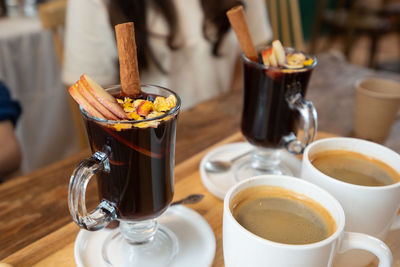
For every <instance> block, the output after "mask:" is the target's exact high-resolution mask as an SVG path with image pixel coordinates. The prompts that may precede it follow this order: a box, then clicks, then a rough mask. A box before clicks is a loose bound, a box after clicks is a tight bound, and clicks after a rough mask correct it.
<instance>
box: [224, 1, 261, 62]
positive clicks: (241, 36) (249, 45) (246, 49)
mask: <svg viewBox="0 0 400 267" xmlns="http://www.w3.org/2000/svg"><path fill="white" fill-rule="evenodd" d="M226 15H227V16H228V19H229V22H230V24H231V26H232V28H233V31H234V32H235V34H236V37H237V39H238V41H239V44H240V47H241V48H242V50H243V53H244V55H245V56H246V57H247V58H249V59H250V60H252V61H258V60H257V58H258V55H257V50H256V48H255V46H254V43H253V40H252V39H251V36H250V31H249V27H248V25H247V20H246V16H245V14H244V11H243V7H242V6H241V5H239V6H235V7H233V8H231V9H229V10H228V11H227V12H226Z"/></svg>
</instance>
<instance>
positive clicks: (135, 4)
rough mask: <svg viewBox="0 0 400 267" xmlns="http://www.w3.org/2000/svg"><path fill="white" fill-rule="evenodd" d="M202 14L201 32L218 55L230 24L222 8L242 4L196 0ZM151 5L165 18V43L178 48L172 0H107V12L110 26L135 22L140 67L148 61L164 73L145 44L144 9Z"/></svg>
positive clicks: (214, 53)
mask: <svg viewBox="0 0 400 267" xmlns="http://www.w3.org/2000/svg"><path fill="white" fill-rule="evenodd" d="M199 1H201V6H202V9H203V13H204V21H203V34H204V37H205V38H206V39H207V40H208V41H209V42H210V43H211V44H212V51H210V52H211V53H212V54H213V55H215V56H218V55H219V53H218V50H219V47H220V45H221V43H222V40H223V37H224V35H225V33H226V32H227V31H228V30H229V28H230V24H229V21H228V19H227V17H226V14H225V13H226V11H228V10H229V9H230V8H232V7H234V6H236V5H238V4H242V2H241V1H239V0H199ZM149 3H151V4H152V7H153V8H155V9H156V10H157V11H158V12H159V13H160V14H161V15H162V16H163V17H164V19H165V20H166V22H167V24H168V27H169V34H168V36H167V44H168V46H169V48H170V49H172V50H174V49H178V48H179V47H180V44H179V41H178V40H177V29H178V21H177V14H176V9H175V6H174V3H173V0H152V1H148V0H111V1H109V15H110V22H111V25H112V26H113V28H114V26H115V25H117V24H119V23H124V22H128V21H133V22H134V24H135V37H136V45H137V54H138V63H139V68H140V69H146V68H147V67H148V65H149V60H150V61H153V62H154V63H155V65H156V66H157V67H158V68H159V69H160V70H161V71H162V72H164V73H165V70H163V68H162V66H161V64H160V62H159V61H158V60H157V58H156V57H155V55H154V53H153V51H152V48H151V46H150V44H149V38H148V35H149V34H152V33H151V31H148V29H147V25H146V10H147V7H148V5H149Z"/></svg>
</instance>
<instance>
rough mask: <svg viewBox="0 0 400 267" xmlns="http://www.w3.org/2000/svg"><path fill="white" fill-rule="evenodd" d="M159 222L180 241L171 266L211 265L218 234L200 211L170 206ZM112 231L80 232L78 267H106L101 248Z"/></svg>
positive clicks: (77, 246) (75, 249)
mask: <svg viewBox="0 0 400 267" xmlns="http://www.w3.org/2000/svg"><path fill="white" fill-rule="evenodd" d="M158 222H159V223H160V224H162V225H164V226H166V227H168V228H169V229H170V230H171V231H173V232H174V233H175V235H176V237H177V238H178V241H179V252H178V254H177V256H176V258H175V259H174V260H173V262H172V263H171V264H170V265H169V266H170V267H186V266H191V267H206V266H211V264H212V262H213V260H214V255H215V248H216V242H215V236H214V233H213V231H212V229H211V227H210V226H209V224H208V223H207V221H206V220H205V219H204V218H203V217H201V215H200V214H198V213H197V212H195V211H194V210H192V209H189V208H187V207H185V206H182V205H177V206H172V207H170V208H169V209H168V210H167V211H166V212H165V213H164V214H163V215H162V216H160V218H159V219H158ZM112 231H114V230H109V229H103V230H99V231H95V232H90V231H86V230H80V231H79V234H78V236H77V237H76V240H75V248H74V255H75V262H76V264H77V266H78V267H107V266H106V264H105V263H104V261H103V258H102V256H101V248H102V245H103V241H104V240H105V239H106V238H107V237H108V235H109V234H110V233H111V232H112ZM141 267H142V266H141ZM143 267H145V266H143Z"/></svg>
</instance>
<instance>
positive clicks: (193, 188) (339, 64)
mask: <svg viewBox="0 0 400 267" xmlns="http://www.w3.org/2000/svg"><path fill="white" fill-rule="evenodd" d="M318 59H319V65H318V67H317V69H316V70H315V73H314V74H313V77H312V80H311V83H310V86H309V91H308V98H310V99H311V100H312V101H313V102H314V104H315V105H316V106H317V110H318V113H319V125H320V129H321V130H323V131H324V130H329V131H330V132H332V133H335V134H339V135H346V133H349V132H350V131H351V128H352V126H351V125H352V124H351V123H352V119H351V118H352V116H351V115H350V114H351V110H352V103H353V102H352V101H350V100H351V97H353V98H354V94H353V93H352V85H353V83H354V82H355V80H356V79H358V78H360V77H363V76H367V75H371V74H374V75H379V76H386V77H390V78H393V79H395V78H396V77H397V76H394V75H390V74H386V73H373V72H372V71H370V70H366V69H363V68H358V67H354V66H350V65H348V64H345V63H344V62H343V61H342V60H341V59H338V58H337V57H332V56H330V55H323V56H321V57H318ZM346 69H347V71H346ZM397 78H398V77H397ZM234 85H235V86H234V88H233V90H232V91H231V92H230V93H229V94H226V95H223V96H221V97H219V98H217V99H214V100H211V101H207V102H205V103H202V104H199V105H197V106H196V107H195V108H193V109H191V110H186V111H184V112H182V113H181V115H180V118H179V123H178V133H177V143H176V163H177V166H176V170H175V171H176V174H175V180H176V194H175V198H176V199H177V198H180V197H183V196H185V195H186V194H188V193H192V192H193V193H199V192H202V193H204V194H206V197H205V199H204V200H203V201H202V202H201V203H199V204H197V205H193V206H191V208H193V209H195V210H196V211H197V212H199V213H200V214H201V215H203V216H204V217H205V218H206V220H207V221H208V222H209V224H210V225H211V227H212V228H213V230H214V233H215V235H216V237H217V251H216V257H215V261H214V265H215V266H222V265H223V262H222V250H221V249H222V246H221V245H222V243H221V218H222V202H221V201H220V200H218V199H216V198H215V197H213V196H212V195H210V194H209V193H208V192H207V191H206V190H205V188H204V187H203V186H202V184H201V182H200V179H199V174H198V172H197V168H198V162H199V160H200V159H201V157H202V156H203V155H204V153H205V152H204V151H203V150H204V149H207V148H209V147H210V146H212V145H213V144H215V143H217V142H219V141H221V140H223V139H224V138H229V139H228V140H224V142H230V141H234V140H237V139H238V138H240V135H233V136H232V134H235V133H237V132H238V130H239V123H240V116H241V101H242V100H241V89H240V88H241V81H240V79H237V81H236V82H235V83H234ZM353 100H354V99H353ZM332 125H333V126H332ZM393 130H394V131H395V132H397V131H398V132H400V125H399V121H397V122H396V124H395V126H394V129H393ZM399 138H400V135H394V136H393V134H392V135H391V136H390V138H389V139H388V142H389V144H394V146H393V147H392V148H393V149H395V150H396V151H400V147H399V146H396V145H399V144H400V141H399ZM390 142H393V143H390ZM201 151H203V152H201ZM89 154H90V153H89V150H85V151H82V152H81V153H79V154H77V155H75V156H73V157H70V158H68V159H65V160H62V161H59V162H57V163H55V164H52V165H50V166H48V167H45V168H42V169H39V170H36V171H34V172H32V173H30V174H28V175H25V176H21V177H18V178H15V179H13V180H10V181H8V182H5V183H3V184H0V221H1V222H2V223H1V224H0V259H3V258H6V257H8V258H6V259H4V261H5V262H10V263H14V264H15V265H16V266H32V265H33V264H35V263H40V265H45V266H46V265H49V266H50V265H51V266H62V264H64V265H65V266H71V265H73V255H72V254H71V253H72V247H73V242H74V239H75V237H76V234H77V232H78V230H79V229H78V227H77V226H75V225H74V224H73V223H71V221H72V220H71V218H70V215H69V212H68V207H67V191H68V180H69V177H70V174H71V173H72V170H73V168H74V167H75V166H76V164H77V163H78V162H79V161H80V160H82V159H83V158H85V157H87V156H88V155H89ZM95 191H96V186H95V183H91V184H89V187H88V194H87V201H88V203H87V204H88V206H89V207H90V206H92V207H93V206H94V205H95V204H96V203H97V194H96V192H95ZM55 262H57V264H55Z"/></svg>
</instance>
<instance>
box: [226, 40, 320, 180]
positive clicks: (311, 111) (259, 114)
mask: <svg viewBox="0 0 400 267" xmlns="http://www.w3.org/2000/svg"><path fill="white" fill-rule="evenodd" d="M264 49H266V48H264ZM262 50H263V49H260V50H259V51H262ZM289 54H290V55H295V54H297V55H304V62H305V61H307V62H308V64H307V65H305V64H304V65H300V66H299V67H296V66H288V67H286V66H281V67H271V66H266V65H264V64H262V63H259V62H255V61H252V60H250V59H248V58H247V57H246V56H245V55H242V62H243V72H244V98H243V111H242V121H241V131H242V134H243V135H244V137H245V139H246V140H247V141H248V142H249V143H250V144H252V145H253V146H255V149H254V150H253V151H252V153H251V156H250V157H244V158H243V159H242V160H240V161H237V163H236V164H235V166H234V173H235V178H236V180H238V181H240V180H243V179H245V178H248V177H252V176H256V175H262V174H283V175H294V173H292V170H291V169H290V168H288V167H287V166H286V165H285V163H284V162H283V161H282V158H281V154H282V152H283V151H282V149H286V150H288V151H289V152H291V153H294V154H300V153H302V151H303V150H304V148H305V147H306V146H307V144H308V143H310V142H312V140H313V139H314V137H315V134H316V131H317V112H316V109H315V107H314V105H313V104H312V102H311V101H308V100H306V99H304V96H305V94H306V90H307V86H308V82H309V79H310V76H311V73H312V71H313V69H314V67H315V66H316V64H317V60H316V58H315V57H314V56H310V55H306V54H304V53H302V52H297V51H295V50H294V49H292V48H286V49H285V56H287V55H289ZM295 56H296V55H295ZM299 126H301V127H299ZM299 128H300V130H301V131H298V130H299ZM296 134H297V135H298V136H296Z"/></svg>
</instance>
